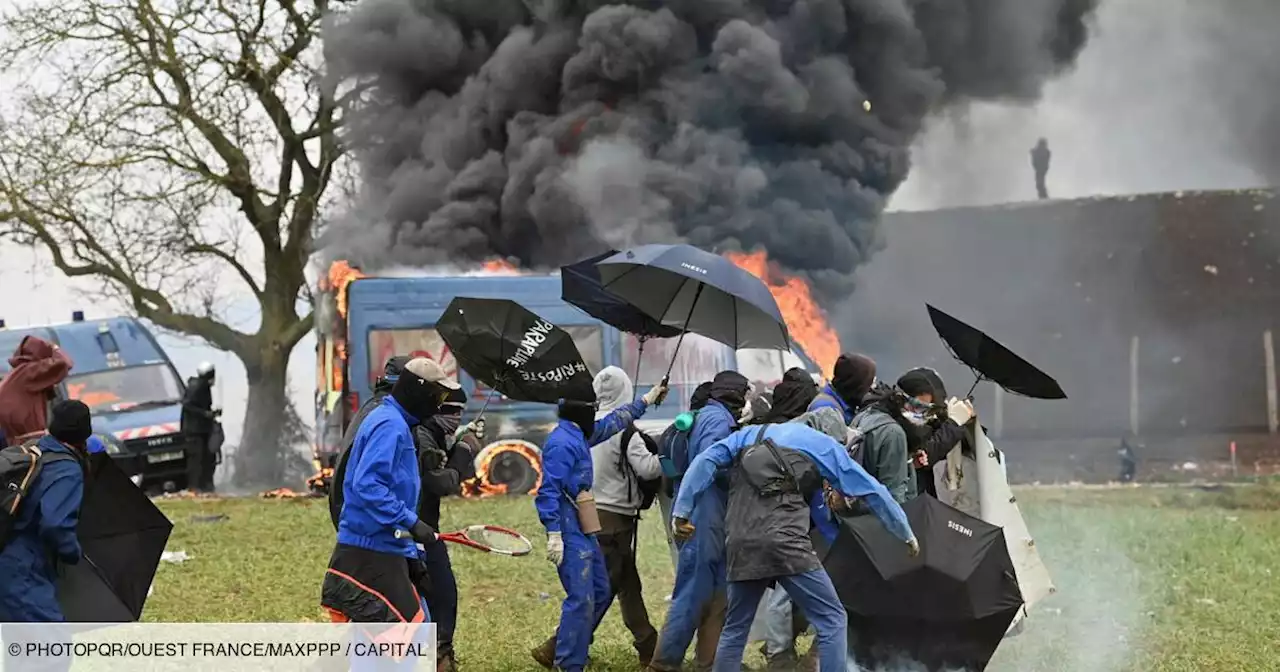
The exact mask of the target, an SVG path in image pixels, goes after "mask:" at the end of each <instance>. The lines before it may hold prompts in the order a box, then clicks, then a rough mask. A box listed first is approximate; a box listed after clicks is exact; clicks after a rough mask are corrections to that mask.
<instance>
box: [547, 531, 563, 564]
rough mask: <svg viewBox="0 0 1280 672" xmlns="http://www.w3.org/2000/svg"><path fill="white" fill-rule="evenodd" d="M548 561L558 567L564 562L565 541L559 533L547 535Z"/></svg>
mask: <svg viewBox="0 0 1280 672" xmlns="http://www.w3.org/2000/svg"><path fill="white" fill-rule="evenodd" d="M547 559H548V560H550V561H551V564H553V565H555V566H556V567H559V566H560V563H562V562H564V539H563V538H561V537H560V533H559V532H548V533H547Z"/></svg>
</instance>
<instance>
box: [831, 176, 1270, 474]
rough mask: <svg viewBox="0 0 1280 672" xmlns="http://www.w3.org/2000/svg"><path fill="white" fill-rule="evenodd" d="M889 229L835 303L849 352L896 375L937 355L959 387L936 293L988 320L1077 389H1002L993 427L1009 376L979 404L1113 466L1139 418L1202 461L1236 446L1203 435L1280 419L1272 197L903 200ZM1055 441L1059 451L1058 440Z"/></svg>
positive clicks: (975, 319) (1264, 427)
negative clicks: (984, 204) (1053, 393)
mask: <svg viewBox="0 0 1280 672" xmlns="http://www.w3.org/2000/svg"><path fill="white" fill-rule="evenodd" d="M883 229H884V231H885V236H886V243H887V245H886V247H885V248H884V250H882V251H881V252H880V253H878V254H877V255H876V256H875V257H874V258H873V259H872V261H871V262H870V263H868V264H867V265H865V266H864V267H863V268H862V269H861V270H860V271H859V288H858V291H857V292H856V294H855V296H854V297H852V298H851V299H850V301H849V302H848V303H847V304H846V306H844V308H843V309H842V310H841V312H840V313H839V314H838V315H837V320H836V321H837V323H838V325H839V326H840V327H841V334H842V337H843V339H844V341H845V347H846V348H853V349H858V350H863V351H866V352H869V353H871V354H873V355H874V356H875V357H876V358H877V359H878V361H879V362H880V365H881V366H880V368H881V373H882V377H885V378H896V376H897V375H898V374H899V373H900V372H901V371H903V370H905V369H906V368H909V367H911V366H917V365H932V366H935V367H937V368H938V369H939V370H940V371H941V372H942V374H943V375H944V377H945V379H946V380H947V381H948V385H949V387H950V388H951V389H950V390H949V392H951V393H952V394H957V395H960V394H963V393H964V392H965V391H966V390H968V388H969V385H970V383H971V382H972V381H973V376H972V375H971V374H969V373H968V372H967V371H966V370H965V369H964V368H963V367H961V366H959V365H958V364H956V363H954V362H953V360H952V359H951V357H950V355H949V354H948V353H947V352H946V350H945V349H944V348H943V347H942V346H941V344H940V343H939V341H938V339H937V337H936V334H935V332H934V331H933V329H932V326H931V325H930V323H929V320H928V316H927V313H926V311H925V306H924V304H925V303H926V302H928V303H932V304H933V305H935V306H937V307H938V308H940V309H942V310H944V311H946V312H948V313H951V314H953V315H955V316H956V317H958V318H960V319H962V320H965V321H967V322H969V323H971V324H973V325H974V326H977V327H979V328H981V329H984V330H986V331H987V332H988V333H990V334H992V335H993V336H995V337H996V338H997V339H998V340H1000V341H1002V342H1003V343H1004V344H1005V345H1007V346H1009V347H1010V348H1011V349H1012V350H1014V351H1015V352H1017V353H1019V354H1021V355H1022V356H1024V357H1025V358H1027V359H1028V360H1030V361H1031V362H1034V363H1036V364H1038V365H1039V366H1040V367H1041V368H1043V369H1044V370H1046V371H1047V372H1048V373H1049V374H1050V375H1052V376H1054V377H1055V378H1057V379H1058V381H1059V382H1060V383H1061V384H1062V386H1063V388H1064V389H1065V390H1066V392H1067V395H1068V396H1069V397H1070V398H1069V399H1067V400H1064V401H1053V402H1049V401H1039V400H1029V399H1023V398H1017V397H1011V396H1009V395H1004V398H1003V400H1002V403H1001V404H1000V405H1001V411H1002V412H1001V413H1000V416H1001V417H1000V418H999V419H1000V421H1001V422H998V423H995V422H994V421H995V420H996V418H995V415H996V408H995V407H996V405H997V404H996V398H995V392H994V387H993V386H992V385H990V384H983V385H982V386H980V387H979V388H978V390H977V391H976V392H975V397H976V399H977V401H978V405H979V410H980V413H982V415H983V418H984V421H985V422H986V424H987V425H988V426H991V425H993V424H997V425H999V426H998V427H996V428H994V429H996V430H997V431H998V433H999V434H1000V435H1002V436H1003V437H1004V441H1005V442H1011V441H1031V442H1032V443H1031V444H1028V445H1033V444H1035V443H1037V442H1043V441H1049V442H1053V441H1057V440H1069V441H1070V442H1072V443H1071V445H1081V446H1085V445H1093V444H1096V445H1098V446H1107V448H1106V451H1105V452H1106V453H1107V456H1106V457H1105V459H1104V458H1102V457H1098V458H1097V459H1099V460H1102V462H1104V463H1105V464H1106V465H1107V466H1106V468H1105V470H1103V471H1106V472H1108V473H1110V472H1113V471H1117V470H1118V466H1117V465H1118V461H1117V460H1116V458H1115V454H1114V451H1115V447H1116V446H1117V445H1118V438H1119V436H1120V435H1121V434H1122V433H1123V432H1125V431H1126V430H1128V429H1130V428H1131V427H1132V426H1133V425H1134V424H1136V425H1137V428H1138V429H1139V430H1140V433H1141V434H1142V435H1143V436H1144V438H1146V439H1147V442H1148V443H1149V444H1154V443H1156V441H1155V437H1161V438H1160V443H1162V444H1164V443H1169V444H1171V445H1172V444H1177V445H1183V444H1184V443H1185V444H1186V445H1188V446H1191V447H1189V448H1186V449H1185V450H1186V451H1189V452H1187V454H1188V455H1190V456H1191V457H1194V456H1196V455H1200V454H1207V453H1208V452H1212V451H1213V450H1219V451H1220V452H1221V451H1225V445H1226V444H1225V443H1222V442H1221V441H1218V440H1217V439H1210V440H1201V439H1197V440H1192V439H1191V438H1190V437H1214V436H1219V435H1239V436H1249V435H1261V436H1265V435H1267V434H1268V432H1269V431H1271V430H1272V426H1271V425H1272V423H1273V422H1274V420H1273V419H1272V417H1269V416H1273V415H1274V412H1273V411H1272V410H1271V409H1270V407H1269V401H1268V370H1267V364H1266V355H1265V351H1264V333H1266V332H1267V331H1268V330H1271V331H1273V332H1280V319H1278V318H1280V200H1277V199H1276V193H1275V192H1273V191H1226V192H1188V193H1177V194H1154V195H1144V196H1125V197H1117V198H1099V199H1083V200H1073V201H1044V202H1032V203H1026V204H1016V205H1009V206H1000V207H995V208H965V209H955V210H940V211H932V212H916V213H913V212H899V213H891V214H889V215H887V216H886V217H885V220H884V227H883ZM1276 337H1277V338H1280V333H1277V334H1276ZM1135 338H1136V339H1137V345H1136V346H1135V344H1134V340H1135ZM1135 354H1136V357H1135ZM1135 363H1136V370H1137V384H1136V389H1135V387H1134V375H1133V373H1134V369H1135ZM1270 382H1271V386H1272V387H1274V385H1275V373H1274V370H1273V371H1271V373H1270ZM1135 392H1136V394H1134V393H1135ZM1135 398H1136V402H1137V403H1136V404H1135V403H1133V402H1134V401H1135ZM1148 435H1150V436H1149V437H1148ZM1188 442H1189V443H1188ZM1081 450H1084V449H1083V448H1082V449H1081ZM1098 450H1102V449H1101V448H1099V449H1098ZM1179 450H1183V449H1181V448H1180V449H1179ZM1046 451H1047V452H1046ZM1041 452H1046V454H1047V456H1046V457H1045V458H1044V459H1046V460H1050V461H1059V460H1058V457H1057V453H1058V452H1059V449H1058V448H1053V449H1048V448H1046V449H1044V450H1043V451H1042V450H1040V449H1036V450H1034V451H1032V453H1033V454H1036V455H1039V454H1040V453H1041ZM1086 452H1087V451H1086ZM1188 461H1190V460H1188ZM1014 466H1015V470H1014V471H1015V473H1016V472H1019V471H1020V469H1021V468H1022V467H1021V465H1017V464H1015V465H1014Z"/></svg>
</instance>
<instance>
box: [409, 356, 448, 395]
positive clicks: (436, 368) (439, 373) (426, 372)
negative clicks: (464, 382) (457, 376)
mask: <svg viewBox="0 0 1280 672" xmlns="http://www.w3.org/2000/svg"><path fill="white" fill-rule="evenodd" d="M404 370H405V371H408V372H409V373H412V374H413V375H415V376H417V377H419V378H421V379H423V380H425V381H427V382H428V383H439V384H440V385H442V386H444V387H447V388H449V389H451V390H456V389H459V388H461V387H462V386H461V385H459V384H458V381H456V380H453V379H451V378H449V374H447V373H445V372H444V369H442V368H440V365H439V364H437V363H436V362H435V360H431V359H427V358H426V357H414V358H413V359H411V360H409V363H408V364H405V365H404Z"/></svg>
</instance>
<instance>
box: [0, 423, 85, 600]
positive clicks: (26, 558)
mask: <svg viewBox="0 0 1280 672" xmlns="http://www.w3.org/2000/svg"><path fill="white" fill-rule="evenodd" d="M37 445H38V446H39V447H40V450H41V451H44V452H46V453H66V454H69V455H74V454H75V453H74V452H73V449H72V448H68V447H67V446H65V445H63V444H62V442H60V441H58V440H57V439H55V438H53V437H52V436H45V437H43V438H41V439H40V442H39V443H38V444H37ZM83 498H84V471H83V470H82V469H81V467H80V463H79V462H78V461H76V460H58V461H57V462H46V463H45V464H44V465H43V466H42V467H41V468H40V475H39V476H37V477H36V480H35V481H34V482H33V483H32V484H31V487H30V489H29V490H28V491H27V499H26V500H25V501H24V502H23V503H22V505H21V506H20V507H19V509H18V518H17V520H16V521H14V525H13V528H12V530H11V533H12V535H13V536H12V537H10V539H9V543H8V544H7V545H5V548H4V550H3V551H0V577H4V578H3V579H0V623H61V622H62V621H64V620H65V619H64V618H63V615H62V608H61V607H60V606H58V597H57V591H56V589H55V585H56V583H57V573H56V571H55V566H54V562H55V558H56V561H57V562H62V563H66V564H68V565H74V564H76V563H78V562H80V541H79V539H77V538H76V525H77V524H78V523H79V521H80V504H81V501H82V500H83Z"/></svg>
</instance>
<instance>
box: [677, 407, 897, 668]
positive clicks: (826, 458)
mask: <svg viewBox="0 0 1280 672" xmlns="http://www.w3.org/2000/svg"><path fill="white" fill-rule="evenodd" d="M760 438H761V434H760V429H759V428H757V427H749V428H747V429H743V430H739V431H737V432H734V433H733V434H731V435H729V436H728V437H727V438H725V439H724V440H722V441H717V442H716V443H715V444H714V445H712V446H710V447H708V448H707V449H706V450H705V451H702V452H700V453H699V455H698V456H697V457H695V458H694V459H693V461H692V462H691V463H690V464H689V470H688V471H687V472H685V475H684V479H683V481H682V482H681V484H680V492H679V493H678V494H677V495H676V502H675V504H674V505H673V506H672V509H671V515H672V516H673V517H678V518H686V519H687V518H689V517H690V515H691V514H692V515H694V516H696V515H697V513H698V509H700V508H702V505H703V502H705V501H707V498H706V497H705V496H700V495H704V494H705V493H706V492H713V491H714V490H715V489H716V487H717V486H715V485H713V482H714V480H715V477H716V472H717V471H720V470H723V469H726V468H728V467H730V466H732V465H733V462H734V460H735V459H736V458H737V456H738V454H739V453H741V452H742V450H743V449H745V448H746V447H747V446H750V445H753V444H755V443H756V442H757V441H758V440H759V439H760ZM763 438H768V439H772V440H774V441H775V442H776V443H777V444H778V445H779V446H782V447H786V448H790V449H792V450H796V451H799V452H801V453H804V454H805V455H806V456H808V457H809V458H810V459H811V460H812V461H813V464H814V466H815V467H816V468H817V470H818V472H819V473H820V474H821V475H822V478H823V479H825V480H826V481H828V482H830V483H831V484H832V487H834V488H835V489H836V490H838V491H839V492H841V493H842V494H844V495H845V496H847V497H865V498H866V499H865V501H866V503H867V505H868V507H869V508H870V509H871V512H872V513H873V514H874V515H875V516H876V518H878V519H879V520H880V522H881V524H883V525H884V526H885V528H887V529H888V530H889V532H890V533H892V534H893V536H895V537H897V538H898V539H901V540H902V541H904V542H906V541H908V540H910V539H913V538H915V535H914V533H913V532H912V531H911V525H910V524H909V523H908V522H907V516H906V514H905V513H904V512H903V511H902V507H901V506H899V505H898V503H897V502H895V501H894V500H893V497H892V496H891V495H890V494H889V491H888V490H887V489H886V488H885V487H884V485H882V484H881V483H880V482H879V481H877V480H875V479H874V478H872V477H871V475H870V474H868V473H867V472H866V471H865V470H864V469H863V468H862V467H861V466H860V465H858V464H857V463H855V462H854V461H853V460H852V459H850V458H849V455H848V453H846V452H845V448H844V446H842V445H840V444H839V443H838V442H836V441H835V440H834V439H832V438H831V437H829V436H827V435H826V434H823V433H822V432H819V431H817V430H814V429H812V428H810V427H807V426H805V425H801V424H797V423H783V424H777V425H767V426H766V427H765V429H764V434H763ZM701 533H702V531H701V530H698V529H697V528H696V526H695V531H694V539H695V540H696V539H697V538H698V535H700V534H701ZM773 578H774V579H775V580H776V581H777V582H778V583H779V585H781V586H783V587H785V588H786V589H787V592H788V593H789V594H790V595H791V598H792V599H793V600H795V601H797V602H798V603H799V604H800V606H801V607H802V608H803V609H804V610H805V611H806V614H805V615H806V616H807V617H808V618H809V621H810V622H811V623H813V625H814V627H815V628H816V629H817V630H818V646H819V647H821V660H820V661H819V666H818V669H820V670H843V669H845V662H846V655H847V650H848V623H847V615H846V613H845V610H844V607H843V605H841V603H840V599H839V597H838V596H837V595H836V591H835V587H834V586H833V585H832V583H831V579H830V578H829V577H827V575H826V572H825V571H824V570H822V569H816V570H813V571H811V572H806V573H804V574H795V575H790V576H779V577H773ZM769 583H770V580H769V579H757V580H752V581H735V582H734V583H732V584H730V585H729V613H728V617H727V618H726V619H725V627H724V632H723V633H722V634H721V635H720V647H719V649H718V650H717V651H716V666H715V669H716V670H717V671H720V670H724V671H728V670H739V669H741V668H742V654H743V651H744V650H745V649H746V646H747V636H748V634H749V633H750V630H751V621H752V618H753V617H754V616H755V613H756V607H757V605H758V604H759V601H760V598H761V596H763V595H764V590H765V588H766V587H767V586H768V585H769Z"/></svg>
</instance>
